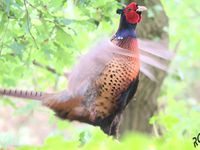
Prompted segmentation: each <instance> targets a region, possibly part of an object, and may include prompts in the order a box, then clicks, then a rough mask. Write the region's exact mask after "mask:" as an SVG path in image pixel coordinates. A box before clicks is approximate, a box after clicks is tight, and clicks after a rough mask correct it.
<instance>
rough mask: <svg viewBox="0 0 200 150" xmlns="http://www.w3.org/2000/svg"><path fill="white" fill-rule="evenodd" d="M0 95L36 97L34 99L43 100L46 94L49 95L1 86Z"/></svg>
mask: <svg viewBox="0 0 200 150" xmlns="http://www.w3.org/2000/svg"><path fill="white" fill-rule="evenodd" d="M0 95H2V96H11V97H18V98H23V99H34V100H43V98H44V95H48V94H47V93H43V92H36V91H25V90H16V89H15V90H13V89H2V88H0Z"/></svg>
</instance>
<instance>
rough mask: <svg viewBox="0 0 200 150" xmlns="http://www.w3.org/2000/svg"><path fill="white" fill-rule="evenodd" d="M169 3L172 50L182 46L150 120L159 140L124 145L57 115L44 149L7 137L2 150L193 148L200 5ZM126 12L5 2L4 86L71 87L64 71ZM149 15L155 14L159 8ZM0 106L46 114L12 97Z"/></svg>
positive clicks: (0, 81)
mask: <svg viewBox="0 0 200 150" xmlns="http://www.w3.org/2000/svg"><path fill="white" fill-rule="evenodd" d="M161 1H162V4H163V6H164V9H165V11H166V13H167V15H168V17H169V29H168V33H169V36H170V48H171V49H175V47H177V48H176V51H177V54H176V57H175V59H174V61H173V63H172V65H171V66H172V68H171V70H170V73H169V76H168V78H167V79H166V80H165V83H164V86H163V88H162V92H161V94H160V98H159V100H158V103H159V112H158V114H156V115H155V116H153V117H152V118H151V119H150V121H149V123H150V124H152V125H153V127H154V132H155V133H154V134H155V135H154V136H147V135H143V134H139V133H129V134H127V135H125V136H124V137H122V139H121V140H120V142H118V141H116V140H114V139H112V138H111V137H107V136H106V135H105V134H103V133H102V132H101V131H100V129H98V128H94V127H91V126H89V127H88V126H86V127H84V128H82V129H76V128H75V127H73V126H72V125H71V124H70V123H68V122H66V121H58V120H57V119H55V118H54V117H53V115H52V113H51V112H50V123H51V122H54V123H55V122H56V124H57V128H58V129H57V132H56V133H53V134H52V135H49V137H47V138H46V140H45V142H44V144H43V145H42V146H26V145H24V143H23V142H20V139H21V138H20V136H19V137H18V138H16V137H14V136H13V135H12V134H9V133H0V147H9V146H12V145H21V146H20V147H19V148H18V149H64V148H65V149H67V148H68V149H116V150H117V149H133V147H134V149H137V150H140V149H141V150H142V149H150V150H156V149H162V150H165V149H166V150H168V149H185V150H189V149H193V148H194V147H193V140H192V137H194V136H196V135H197V134H198V133H199V132H200V128H199V126H200V121H199V120H198V119H197V118H199V116H200V115H199V112H200V105H199V102H198V100H199V99H198V98H199V96H200V95H199V84H200V82H199V80H198V79H199V78H198V77H199V75H200V71H199V70H200V63H199V57H200V51H199V48H200V45H199V41H200V35H199V26H200V18H199V13H200V12H199V9H198V8H199V7H200V3H199V2H196V1H195V0H190V1H189V0H188V1H187V0H184V1H181V0H176V1H173V0H167V1H166V0H161ZM118 7H121V6H120V5H119V4H118V3H117V2H116V1H115V0H110V1H106V0H96V1H94V0H85V1H83V0H68V1H63V0H54V1H53V0H43V1H39V0H29V1H28V0H0V18H1V22H0V66H1V67H0V73H1V76H0V85H1V86H4V87H15V86H17V87H21V88H27V87H29V89H30V88H32V89H39V90H42V91H45V89H47V90H52V89H54V90H60V89H63V88H64V87H65V86H66V84H67V83H66V80H65V77H63V76H62V73H63V72H67V71H68V70H69V69H70V68H71V66H72V65H73V64H74V63H75V60H76V58H77V57H78V56H79V55H80V53H84V51H85V49H86V48H87V47H88V45H90V44H92V43H91V42H92V41H95V40H98V38H99V37H101V36H106V35H110V34H111V33H112V32H114V31H115V30H116V28H117V25H118V22H117V20H118V18H119V17H118V16H117V15H116V13H115V11H116V8H118ZM159 9H160V8H159ZM149 17H153V16H152V14H151V11H150V12H149ZM164 30H166V29H164ZM34 60H35V61H37V62H39V63H41V64H42V65H45V66H49V67H51V68H54V69H55V72H54V73H52V72H49V71H48V70H46V69H44V68H41V67H38V66H36V65H34V64H33V63H32V62H33V61H34ZM47 77H48V78H47ZM191 79H192V80H191ZM0 105H1V107H3V106H5V105H6V106H7V105H8V106H12V107H13V109H14V110H15V111H14V113H15V114H18V115H22V114H29V113H31V112H32V111H34V110H35V109H39V106H38V103H35V102H30V103H28V104H27V105H25V106H23V108H21V107H20V108H19V107H18V106H17V105H16V102H13V101H11V100H9V99H4V100H3V101H2V100H1V101H0ZM163 106H165V107H164V108H163ZM66 129H68V130H71V131H74V133H73V135H70V138H69V137H68V136H69V135H68V136H66V135H67V134H66V135H65V134H62V132H63V130H66ZM160 133H162V135H161V134H160ZM20 135H21V134H20Z"/></svg>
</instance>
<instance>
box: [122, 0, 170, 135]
mask: <svg viewBox="0 0 200 150" xmlns="http://www.w3.org/2000/svg"><path fill="white" fill-rule="evenodd" d="M130 2H132V1H131V0H128V1H127V3H130ZM138 4H139V5H144V6H146V7H147V8H148V11H151V12H150V13H151V14H150V15H148V14H147V13H148V11H147V13H146V12H145V13H143V21H142V22H141V23H140V24H139V25H138V27H137V33H138V37H140V38H145V39H153V38H159V39H160V40H161V41H165V42H164V43H165V44H160V42H154V43H153V44H154V45H155V47H157V48H160V49H167V43H168V42H167V41H168V36H167V34H166V33H165V32H164V30H163V29H164V28H165V27H167V26H168V18H167V16H166V14H165V12H164V11H163V8H162V5H161V3H160V1H159V0H138ZM152 13H153V14H152ZM153 71H155V73H156V79H157V82H154V81H151V80H150V79H148V78H147V77H145V76H144V75H142V74H140V82H139V87H138V90H137V92H136V95H135V97H134V98H133V100H132V101H131V102H130V103H129V105H128V107H127V108H126V110H125V112H124V114H123V119H122V123H121V126H120V132H121V133H123V132H125V131H128V130H136V131H140V132H146V133H151V132H152V126H151V125H150V124H149V119H150V118H151V117H152V116H153V114H154V113H155V112H156V111H157V97H158V96H159V93H160V88H161V85H162V83H163V80H164V78H165V77H166V73H165V72H163V71H161V70H158V69H154V70H153Z"/></svg>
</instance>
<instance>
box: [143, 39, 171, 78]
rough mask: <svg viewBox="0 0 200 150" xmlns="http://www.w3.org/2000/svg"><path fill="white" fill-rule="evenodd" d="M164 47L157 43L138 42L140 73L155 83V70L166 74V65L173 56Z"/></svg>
mask: <svg viewBox="0 0 200 150" xmlns="http://www.w3.org/2000/svg"><path fill="white" fill-rule="evenodd" d="M166 47H167V46H165V44H161V43H159V42H155V41H148V40H139V48H140V49H139V50H140V61H141V69H140V71H141V72H142V73H143V74H144V75H145V76H147V77H148V78H149V79H151V80H152V81H156V74H155V70H156V69H159V70H162V71H165V72H168V64H169V62H170V60H171V59H172V58H173V56H174V54H173V53H172V52H170V51H169V50H167V48H166Z"/></svg>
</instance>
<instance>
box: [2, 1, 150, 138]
mask: <svg viewBox="0 0 200 150" xmlns="http://www.w3.org/2000/svg"><path fill="white" fill-rule="evenodd" d="M145 9H146V8H145V7H139V6H138V5H136V3H134V2H133V3H131V4H130V5H128V6H127V7H126V8H125V9H124V10H119V11H117V12H118V13H120V14H121V20H120V26H119V29H118V31H117V33H116V34H115V36H114V37H113V38H112V40H111V41H106V42H103V43H100V44H99V45H98V44H97V45H96V46H95V47H94V48H93V49H92V50H91V51H89V52H88V53H87V54H86V55H84V56H83V57H82V58H80V60H79V63H78V64H77V65H76V66H75V67H74V69H73V70H72V72H71V74H70V75H69V76H68V80H69V82H68V89H67V90H65V91H63V92H60V93H55V94H54V93H52V94H48V93H37V92H27V91H18V90H5V89H0V95H7V96H15V97H21V98H30V99H37V100H41V101H42V103H43V104H44V105H45V106H48V107H50V108H51V109H53V110H54V111H55V112H56V114H57V116H59V117H61V118H64V119H69V120H79V121H83V122H87V123H90V124H93V125H98V126H100V127H101V128H102V129H103V130H104V131H105V132H106V133H107V134H112V135H114V134H116V130H115V129H116V128H117V125H118V121H119V118H120V114H121V113H122V110H123V109H124V108H125V106H126V105H127V104H128V102H129V101H130V99H131V98H132V97H133V95H134V94H135V92H136V89H137V86H138V81H139V80H138V77H139V70H140V60H139V59H140V58H139V49H138V45H137V39H136V33H135V28H136V25H137V23H139V22H140V20H141V12H142V11H143V10H145Z"/></svg>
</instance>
